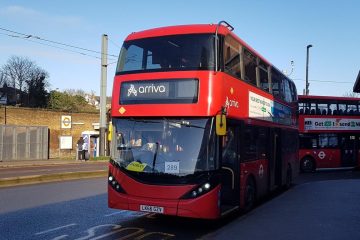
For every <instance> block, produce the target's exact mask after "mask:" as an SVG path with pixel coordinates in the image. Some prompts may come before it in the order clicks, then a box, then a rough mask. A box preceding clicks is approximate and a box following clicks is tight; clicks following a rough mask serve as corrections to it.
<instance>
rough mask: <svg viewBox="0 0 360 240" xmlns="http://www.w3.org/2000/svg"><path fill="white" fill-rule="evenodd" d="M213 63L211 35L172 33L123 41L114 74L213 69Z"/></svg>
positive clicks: (212, 37)
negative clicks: (170, 34)
mask: <svg viewBox="0 0 360 240" xmlns="http://www.w3.org/2000/svg"><path fill="white" fill-rule="evenodd" d="M214 64H215V60H214V35H211V34H191V35H173V36H163V37H154V38H145V39H139V40H133V41H128V42H125V43H124V44H123V47H122V49H121V52H120V57H119V61H118V65H117V70H116V73H117V74H126V73H137V72H154V71H179V70H214Z"/></svg>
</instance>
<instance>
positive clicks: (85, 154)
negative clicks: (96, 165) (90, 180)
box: [82, 142, 90, 161]
mask: <svg viewBox="0 0 360 240" xmlns="http://www.w3.org/2000/svg"><path fill="white" fill-rule="evenodd" d="M82 149H83V157H84V160H85V161H87V160H89V158H90V155H89V144H88V143H87V142H84V144H83V145H82Z"/></svg>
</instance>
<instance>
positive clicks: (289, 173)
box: [285, 165, 292, 189]
mask: <svg viewBox="0 0 360 240" xmlns="http://www.w3.org/2000/svg"><path fill="white" fill-rule="evenodd" d="M291 185H292V170H291V167H290V165H289V166H288V168H287V170H286V182H285V189H289V188H290V187H291Z"/></svg>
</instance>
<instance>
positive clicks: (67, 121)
mask: <svg viewBox="0 0 360 240" xmlns="http://www.w3.org/2000/svg"><path fill="white" fill-rule="evenodd" d="M61 128H62V129H70V128H71V116H69V115H62V116H61Z"/></svg>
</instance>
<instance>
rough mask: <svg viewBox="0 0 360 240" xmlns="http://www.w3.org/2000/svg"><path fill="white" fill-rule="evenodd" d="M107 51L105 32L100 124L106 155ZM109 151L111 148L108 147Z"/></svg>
mask: <svg viewBox="0 0 360 240" xmlns="http://www.w3.org/2000/svg"><path fill="white" fill-rule="evenodd" d="M107 51H108V36H107V35H106V34H103V35H102V38H101V81H100V125H99V130H100V144H99V154H100V156H105V142H106V82H107ZM107 151H109V150H108V149H107Z"/></svg>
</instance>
